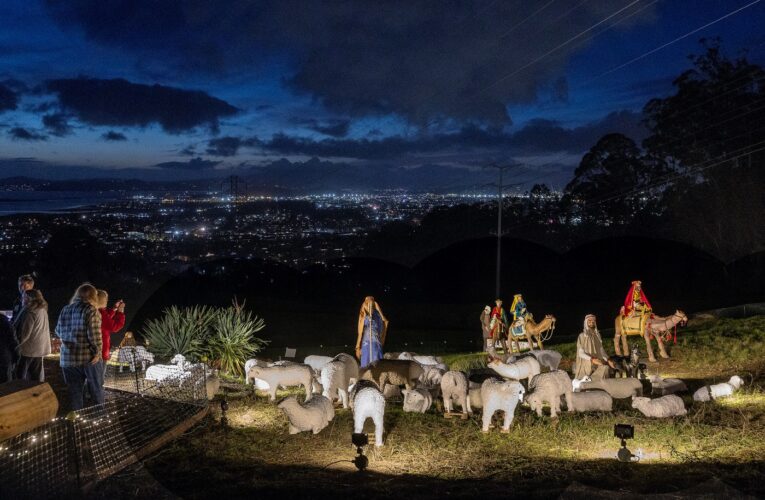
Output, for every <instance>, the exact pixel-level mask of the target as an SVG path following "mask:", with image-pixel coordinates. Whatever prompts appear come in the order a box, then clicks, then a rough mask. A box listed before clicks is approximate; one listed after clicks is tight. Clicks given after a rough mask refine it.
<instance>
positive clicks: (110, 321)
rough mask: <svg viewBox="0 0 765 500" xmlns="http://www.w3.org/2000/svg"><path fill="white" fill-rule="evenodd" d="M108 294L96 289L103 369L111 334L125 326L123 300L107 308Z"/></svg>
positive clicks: (107, 357)
mask: <svg viewBox="0 0 765 500" xmlns="http://www.w3.org/2000/svg"><path fill="white" fill-rule="evenodd" d="M108 302H109V294H108V293H106V290H99V291H98V311H99V312H100V313H101V340H102V347H101V357H102V358H103V360H104V369H105V368H106V362H107V361H109V350H110V348H111V336H112V334H113V333H117V332H118V331H120V330H122V327H124V326H125V302H123V301H122V300H118V301H117V302H116V303H115V304H114V307H112V308H111V309H107V308H106V305H107V303H108Z"/></svg>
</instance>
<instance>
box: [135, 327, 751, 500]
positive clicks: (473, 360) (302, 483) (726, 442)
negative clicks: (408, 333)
mask: <svg viewBox="0 0 765 500" xmlns="http://www.w3.org/2000/svg"><path fill="white" fill-rule="evenodd" d="M764 331H765V318H762V317H760V318H752V319H747V320H721V321H715V322H708V323H706V324H703V325H697V326H694V327H689V328H687V329H686V330H684V331H683V333H682V338H681V341H680V342H679V343H678V345H677V346H676V347H675V349H674V350H673V358H672V359H671V360H670V361H664V362H661V363H659V364H658V365H652V366H651V367H650V368H649V369H650V370H652V371H654V372H659V373H661V374H662V375H663V376H665V377H667V376H680V377H683V378H688V379H689V380H688V382H689V389H690V392H689V393H688V394H686V395H685V397H684V399H685V402H686V406H687V407H688V410H689V411H688V415H687V416H686V417H681V418H674V419H663V420H657V419H648V418H645V417H643V416H642V415H641V414H640V413H639V412H638V411H636V410H633V409H631V408H630V407H629V402H628V401H624V400H622V401H618V402H616V404H615V407H616V408H615V411H614V412H613V413H610V414H588V415H582V414H575V415H570V414H567V413H564V414H563V415H562V416H561V417H560V418H559V419H558V420H557V421H554V420H551V419H550V418H549V417H545V418H538V417H537V416H536V415H535V414H532V413H531V412H530V411H529V410H528V408H525V407H524V408H519V409H518V410H517V411H516V418H515V420H514V422H513V425H512V427H511V432H510V433H509V434H500V433H499V432H498V430H496V429H494V430H493V431H492V432H491V433H489V434H482V433H481V432H480V413H478V414H475V415H473V416H471V418H470V419H469V420H466V421H463V420H460V419H445V418H444V417H443V416H442V415H441V414H439V413H436V410H435V409H431V411H430V412H428V413H427V414H424V415H420V414H410V413H404V412H403V411H402V410H401V405H400V403H398V402H393V401H391V402H389V403H388V404H387V406H386V414H385V446H384V447H383V448H381V449H377V450H376V449H374V448H371V449H369V451H368V454H369V458H370V466H369V467H370V471H372V474H375V478H376V479H375V480H374V481H371V484H372V485H373V486H372V489H371V490H369V491H368V493H369V494H370V495H371V496H375V495H378V494H379V495H383V494H384V493H386V492H391V491H393V490H395V489H396V487H394V486H393V485H395V484H398V483H402V484H410V483H413V482H415V483H417V484H420V483H422V484H429V482H430V481H435V480H440V481H442V482H444V481H446V482H445V483H444V484H447V485H451V486H450V487H454V488H458V489H459V492H460V493H461V494H462V493H464V494H468V492H469V491H471V490H470V487H468V486H467V485H469V484H473V483H475V485H476V487H477V488H484V489H485V488H489V490H493V489H498V490H499V491H502V486H501V485H502V484H503V482H511V483H512V485H513V492H515V493H519V494H520V493H524V492H527V493H533V492H537V493H538V494H540V495H541V492H542V491H546V492H548V493H549V492H554V491H557V492H560V491H561V490H562V489H564V488H565V487H566V486H567V485H568V484H569V483H570V482H571V481H572V480H577V481H579V482H583V483H586V484H590V485H598V486H600V487H604V488H611V489H627V490H629V491H632V492H635V493H638V492H658V491H677V490H681V489H683V488H686V487H690V486H693V485H697V484H698V483H699V482H700V481H705V480H706V479H709V478H710V477H711V476H712V475H714V476H716V477H719V478H720V479H722V480H724V481H726V482H727V483H728V484H730V485H733V486H734V487H736V488H738V489H740V490H741V491H744V492H747V493H750V494H751V493H754V494H758V495H761V494H762V493H763V492H765V484H763V481H762V475H763V472H765V466H763V458H762V457H763V456H765V392H764V391H763V388H762V387H763V378H762V373H763V372H762V370H763V367H765V356H763V355H764V354H765V336H763V332H764ZM723 332H727V336H726V339H727V343H726V345H735V346H736V347H735V349H732V351H731V354H730V356H727V357H726V354H725V353H724V352H721V351H720V350H719V349H717V348H716V347H715V342H714V341H715V339H716V338H717V337H718V336H721V335H723V334H724V333H723ZM554 347H556V348H557V346H554ZM561 347H562V348H561V349H560V350H561V351H562V352H564V353H566V354H567V355H568V354H569V353H570V352H571V351H573V346H572V345H565V346H561ZM446 358H447V359H446V361H447V362H448V363H450V365H451V366H453V367H456V368H458V369H467V368H470V367H478V366H481V364H482V363H484V356H483V355H481V354H480V353H475V354H461V355H451V356H447V357H446ZM733 374H739V375H741V376H742V377H743V378H744V380H745V381H746V386H745V387H743V388H742V389H741V390H740V391H739V392H738V393H736V394H735V395H734V396H733V397H731V398H730V399H727V400H722V401H717V402H712V403H693V402H692V400H691V394H692V392H693V391H694V390H695V389H696V388H697V387H699V386H701V385H702V384H704V383H709V382H719V381H722V380H725V379H727V377H729V376H730V375H733ZM280 395H286V393H281V394H280ZM228 401H229V403H230V409H229V411H228V419H229V425H230V428H229V429H227V430H224V429H223V428H222V427H221V426H220V425H219V422H218V420H219V417H220V409H219V407H218V406H217V405H215V406H214V410H215V411H214V412H213V415H214V417H213V420H211V421H209V422H207V424H206V426H204V427H202V428H200V429H198V430H196V431H195V432H193V433H191V434H190V435H188V436H185V437H183V438H182V439H180V440H178V441H176V442H175V443H174V444H172V445H170V446H169V447H168V448H167V449H166V450H165V451H164V452H162V453H161V454H159V455H158V456H157V457H156V458H153V459H151V460H150V461H149V462H148V464H147V468H148V469H149V470H150V471H151V472H152V474H154V476H155V477H156V478H158V480H160V482H162V483H163V484H165V485H166V487H168V488H170V489H171V490H172V491H174V492H178V493H179V494H181V495H182V496H192V497H202V496H208V495H209V494H213V493H214V492H216V491H228V492H231V493H233V492H237V491H240V489H242V488H244V489H248V488H254V487H257V488H265V489H267V490H268V491H277V490H279V489H280V488H283V487H284V488H287V487H290V488H291V487H295V488H298V489H300V488H305V489H306V491H307V490H310V489H311V488H312V487H313V486H311V485H312V484H313V482H316V481H319V482H320V486H316V488H318V490H317V495H318V494H319V492H323V493H327V492H328V491H331V490H333V489H341V490H342V489H344V488H346V487H348V486H349V485H351V484H353V481H354V480H353V479H352V478H355V477H357V475H356V474H355V473H353V474H351V473H350V472H346V471H351V470H352V469H353V465H352V464H350V463H348V462H342V463H338V464H334V465H331V466H330V467H329V469H328V470H321V468H323V467H324V466H326V465H327V464H330V463H331V462H334V461H337V460H343V459H345V460H349V459H351V458H353V455H354V451H353V449H352V448H351V445H350V434H351V432H352V416H351V412H350V411H349V410H342V409H339V410H338V411H337V416H336V417H335V420H334V421H333V422H332V423H331V424H330V425H329V426H328V427H327V428H326V429H325V430H323V431H322V432H321V433H320V434H318V435H315V436H314V435H310V434H307V433H302V434H299V435H294V436H290V435H288V434H287V420H286V418H285V417H284V416H283V414H282V413H281V412H280V411H279V410H278V409H277V408H276V407H275V406H274V405H273V404H270V403H268V402H267V400H266V399H265V398H264V397H263V396H253V395H252V394H251V392H250V391H249V390H247V389H243V390H240V391H238V392H231V393H229V395H228ZM615 423H629V424H633V425H634V426H635V439H634V440H632V441H630V442H629V447H630V449H631V450H632V451H633V452H636V451H637V450H638V449H640V450H641V451H642V452H643V460H642V462H641V463H640V464H629V465H625V464H619V463H617V462H616V461H615V460H613V458H612V457H614V455H615V452H616V450H617V448H618V445H619V442H618V440H617V439H615V438H614V437H613V426H614V424H615ZM367 424H368V427H367V431H369V432H371V430H372V427H371V421H369V422H368V423H367ZM171 470H172V472H173V473H172V474H169V472H170V471H171ZM269 471H270V472H269ZM378 475H379V476H378ZM202 478H204V480H202ZM184 481H186V482H185V483H184ZM486 481H489V483H490V485H488V486H487V485H486V484H485V483H486ZM191 484H193V485H194V486H193V487H192V486H190V485H191ZM442 486H443V485H442ZM471 487H472V486H471ZM391 488H393V490H391ZM466 488H467V489H466ZM301 491H303V490H301ZM429 491H430V490H429V489H425V490H423V491H420V492H419V493H418V494H419V495H421V496H429ZM480 491H483V490H480ZM432 496H434V497H435V496H438V495H437V494H436V493H435V491H434V492H433V494H432ZM542 496H545V495H542Z"/></svg>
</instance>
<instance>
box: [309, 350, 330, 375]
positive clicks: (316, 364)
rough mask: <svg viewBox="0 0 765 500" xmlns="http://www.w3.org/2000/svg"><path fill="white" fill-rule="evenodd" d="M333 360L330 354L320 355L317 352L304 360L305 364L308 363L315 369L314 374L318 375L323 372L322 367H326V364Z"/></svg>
mask: <svg viewBox="0 0 765 500" xmlns="http://www.w3.org/2000/svg"><path fill="white" fill-rule="evenodd" d="M330 361H332V358H331V357H330V356H318V355H315V354H311V355H310V356H306V357H305V359H304V360H303V364H306V365H308V366H310V367H311V369H312V370H313V373H314V375H316V376H317V377H318V376H319V374H320V373H321V369H322V368H324V365H326V364H327V363H329V362H330Z"/></svg>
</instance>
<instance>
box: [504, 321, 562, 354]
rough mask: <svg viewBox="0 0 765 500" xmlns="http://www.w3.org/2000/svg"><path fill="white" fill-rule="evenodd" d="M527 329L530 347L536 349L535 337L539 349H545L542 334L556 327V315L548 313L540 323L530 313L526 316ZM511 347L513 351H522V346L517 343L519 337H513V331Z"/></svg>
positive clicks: (525, 325)
mask: <svg viewBox="0 0 765 500" xmlns="http://www.w3.org/2000/svg"><path fill="white" fill-rule="evenodd" d="M524 327H525V330H526V340H527V341H528V343H529V349H530V350H532V351H533V350H534V337H536V339H537V346H538V347H539V349H544V346H543V345H542V334H544V333H545V332H548V331H550V330H552V329H553V328H555V316H553V315H552V314H548V315H546V316H545V317H544V319H543V320H542V321H540V322H539V323H536V322H534V316H532V315H531V314H529V315H528V316H526V322H525V324H524ZM509 340H510V349H511V350H512V351H513V352H516V349H517V352H521V348H520V346H519V345H517V342H516V341H517V337H513V335H512V333H511V334H510V338H509Z"/></svg>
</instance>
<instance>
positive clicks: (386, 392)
mask: <svg viewBox="0 0 765 500" xmlns="http://www.w3.org/2000/svg"><path fill="white" fill-rule="evenodd" d="M375 385H377V384H375ZM382 393H383V396H385V399H386V400H387V399H398V398H402V397H403V394H402V393H401V387H399V386H397V385H393V384H385V388H384V389H383V391H382Z"/></svg>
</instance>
